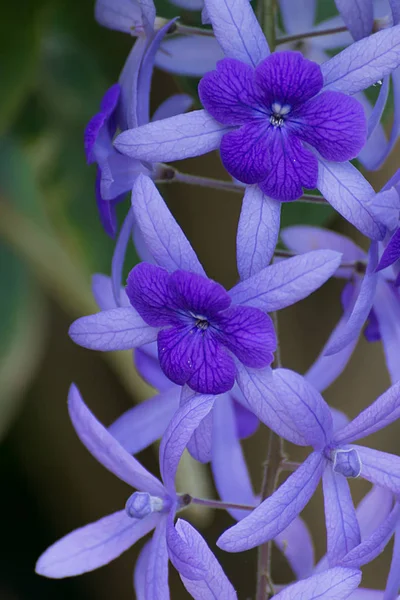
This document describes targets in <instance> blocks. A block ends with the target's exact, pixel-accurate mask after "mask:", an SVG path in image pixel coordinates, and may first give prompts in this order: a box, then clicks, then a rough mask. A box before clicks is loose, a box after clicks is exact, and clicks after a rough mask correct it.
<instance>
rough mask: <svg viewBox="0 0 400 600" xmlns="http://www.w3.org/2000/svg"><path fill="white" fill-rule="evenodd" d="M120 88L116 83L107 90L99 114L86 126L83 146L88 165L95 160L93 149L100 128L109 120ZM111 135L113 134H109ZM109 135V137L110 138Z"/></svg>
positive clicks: (116, 102) (115, 105)
mask: <svg viewBox="0 0 400 600" xmlns="http://www.w3.org/2000/svg"><path fill="white" fill-rule="evenodd" d="M120 93H121V88H120V86H119V84H118V83H116V84H114V85H113V86H111V87H110V89H108V90H107V92H106V93H105V94H104V96H103V99H102V101H101V112H99V113H97V114H96V115H95V116H94V117H93V118H92V119H91V120H90V121H89V123H88V124H87V126H86V129H85V134H84V144H85V153H86V159H87V162H88V163H89V164H90V163H92V162H94V161H95V160H96V157H95V155H94V152H93V147H94V145H95V143H96V141H97V138H98V136H99V134H100V132H101V129H102V127H106V126H107V124H108V121H109V119H110V118H111V116H112V114H113V112H114V111H115V109H116V107H117V104H118V100H119V96H120ZM110 127H112V124H111V123H110ZM111 135H113V132H112V133H111ZM111 135H110V137H111Z"/></svg>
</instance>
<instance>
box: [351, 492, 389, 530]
mask: <svg viewBox="0 0 400 600" xmlns="http://www.w3.org/2000/svg"><path fill="white" fill-rule="evenodd" d="M392 507H393V494H392V493H391V492H390V491H389V490H387V489H385V488H382V487H380V486H378V485H374V486H372V488H371V490H370V491H369V492H368V494H366V495H365V496H364V498H363V499H362V500H361V502H360V503H359V504H358V506H357V510H356V513H357V520H358V523H359V525H360V531H361V539H362V540H365V539H366V538H367V537H369V536H370V535H371V534H372V533H374V531H375V529H377V528H378V527H380V525H382V523H383V521H384V520H385V519H386V517H388V516H389V513H390V511H391V510H392Z"/></svg>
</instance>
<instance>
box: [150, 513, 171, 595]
mask: <svg viewBox="0 0 400 600" xmlns="http://www.w3.org/2000/svg"><path fill="white" fill-rule="evenodd" d="M166 531H167V516H166V515H163V516H162V517H161V519H160V520H159V523H158V525H157V527H156V529H155V531H154V533H153V538H152V540H151V547H150V550H149V553H148V558H147V565H146V576H145V582H146V598H151V600H169V598H170V595H169V587H168V550H167V538H166Z"/></svg>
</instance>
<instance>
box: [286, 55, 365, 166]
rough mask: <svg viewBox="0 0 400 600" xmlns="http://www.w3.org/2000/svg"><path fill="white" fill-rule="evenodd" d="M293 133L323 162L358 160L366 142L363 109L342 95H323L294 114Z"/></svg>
mask: <svg viewBox="0 0 400 600" xmlns="http://www.w3.org/2000/svg"><path fill="white" fill-rule="evenodd" d="M313 64H314V63H313ZM290 129H291V130H292V131H293V132H294V133H295V134H296V135H297V136H298V137H299V138H300V139H301V140H302V141H303V142H306V143H308V144H310V145H311V146H312V147H313V148H315V149H316V150H317V151H318V152H319V153H320V154H321V156H323V158H325V159H326V160H332V161H338V162H343V161H345V160H350V159H352V158H355V157H356V156H357V155H358V153H359V152H360V150H361V149H362V147H363V146H364V144H365V143H366V141H367V121H366V117H365V113H364V109H363V107H362V105H361V104H360V102H358V100H356V99H355V98H351V97H349V96H346V95H344V94H341V93H339V92H331V91H328V92H323V93H322V94H319V95H318V96H315V97H314V98H312V99H311V100H309V101H308V102H307V103H306V104H305V105H304V106H301V107H300V108H299V109H298V110H297V112H296V111H294V112H293V114H292V115H291V119H290Z"/></svg>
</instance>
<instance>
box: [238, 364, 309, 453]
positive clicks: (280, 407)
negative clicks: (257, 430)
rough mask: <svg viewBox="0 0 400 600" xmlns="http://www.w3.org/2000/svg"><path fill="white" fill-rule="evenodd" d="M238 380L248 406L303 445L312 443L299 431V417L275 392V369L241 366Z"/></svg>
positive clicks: (281, 432)
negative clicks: (294, 414)
mask: <svg viewBox="0 0 400 600" xmlns="http://www.w3.org/2000/svg"><path fill="white" fill-rule="evenodd" d="M237 381H238V384H239V387H240V389H241V391H242V393H243V396H244V398H245V400H246V403H247V404H246V406H247V407H248V408H249V409H250V410H251V411H252V412H253V413H254V414H255V415H256V416H257V417H258V418H259V419H260V421H262V422H263V423H265V425H268V427H269V428H270V429H272V430H273V431H275V432H276V433H277V434H278V435H280V436H281V437H283V438H284V439H286V440H288V441H290V442H292V443H293V444H297V445H299V446H308V445H309V442H308V439H307V438H306V437H305V436H304V432H303V431H301V430H299V428H298V426H297V419H296V418H294V417H293V413H292V412H291V411H288V409H287V405H286V404H285V403H284V402H283V401H282V398H281V397H280V396H279V395H278V394H277V393H276V392H275V386H274V380H273V377H272V371H271V369H270V368H269V367H268V368H267V369H248V368H246V367H244V366H243V365H237Z"/></svg>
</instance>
